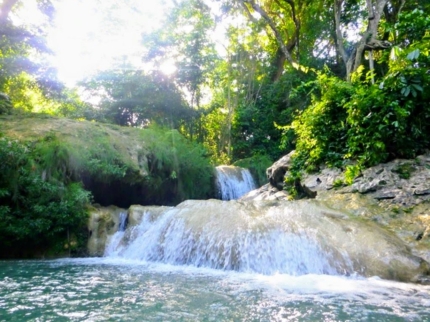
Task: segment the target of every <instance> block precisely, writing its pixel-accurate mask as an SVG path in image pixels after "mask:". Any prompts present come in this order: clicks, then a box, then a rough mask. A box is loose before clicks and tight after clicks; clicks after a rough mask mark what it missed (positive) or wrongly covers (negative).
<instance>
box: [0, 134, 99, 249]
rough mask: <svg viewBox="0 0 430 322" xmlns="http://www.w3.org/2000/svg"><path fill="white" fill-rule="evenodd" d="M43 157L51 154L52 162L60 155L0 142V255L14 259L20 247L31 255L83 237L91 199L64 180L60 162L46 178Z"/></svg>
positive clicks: (14, 143)
mask: <svg viewBox="0 0 430 322" xmlns="http://www.w3.org/2000/svg"><path fill="white" fill-rule="evenodd" d="M54 150H55V148H54ZM40 151H44V152H46V153H47V154H49V155H50V156H48V158H50V157H51V156H52V155H55V154H56V155H59V154H58V151H51V150H50V149H47V147H46V146H45V147H43V148H40V147H39V146H38V145H37V144H36V145H34V144H30V143H23V142H19V141H17V140H12V139H10V138H8V137H5V136H3V137H1V138H0V203H1V205H2V206H0V221H1V223H2V225H0V245H1V247H0V250H1V252H2V253H3V252H6V250H9V252H8V253H9V254H14V251H18V250H19V249H20V248H21V247H24V248H25V249H27V250H28V249H30V250H33V251H35V250H46V249H52V248H53V247H57V248H62V245H64V244H66V243H67V240H68V238H67V237H68V236H70V235H75V236H78V235H80V230H81V229H82V227H84V225H85V222H86V219H87V213H86V206H87V205H88V203H89V202H90V200H91V196H90V193H89V192H87V191H85V190H84V189H83V188H82V186H81V184H79V183H76V182H73V181H71V180H66V179H65V178H64V173H61V171H58V170H59V167H58V163H57V162H54V166H53V167H52V166H51V170H52V171H51V172H50V176H49V177H48V176H47V175H46V174H45V172H44V171H45V169H46V168H45V167H46V166H47V163H45V162H44V161H43V162H41V160H40V159H39V158H40ZM45 161H46V160H45ZM54 170H55V171H54ZM81 242H82V240H81Z"/></svg>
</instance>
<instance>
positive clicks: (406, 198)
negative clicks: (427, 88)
mask: <svg viewBox="0 0 430 322" xmlns="http://www.w3.org/2000/svg"><path fill="white" fill-rule="evenodd" d="M293 153H294V152H291V153H290V154H288V155H286V156H284V157H283V158H281V159H280V160H278V161H277V162H275V163H274V164H273V165H272V166H271V167H270V168H268V169H267V172H266V173H267V177H268V179H269V183H268V184H266V185H265V186H263V187H261V188H260V189H257V190H254V191H252V192H250V193H249V194H247V195H246V196H244V197H243V199H245V200H250V199H255V200H282V199H290V198H291V196H290V195H289V194H288V192H287V191H286V190H284V179H285V177H286V176H288V171H289V169H290V166H291V156H292V155H293ZM344 182H345V172H344V171H342V170H341V169H336V168H326V169H322V170H321V171H320V172H319V173H313V174H303V175H302V178H301V180H300V181H298V182H296V188H297V189H299V190H300V191H301V192H302V195H306V196H307V197H309V198H316V199H319V200H321V201H323V202H324V203H325V204H326V205H327V206H328V207H331V208H333V209H336V210H341V211H346V212H349V213H351V214H354V215H356V216H360V217H363V218H367V219H369V220H371V221H374V222H376V223H378V224H380V225H382V226H384V227H386V228H387V229H388V230H390V231H392V232H394V233H395V234H396V235H397V236H398V237H400V238H401V239H402V240H403V241H404V242H405V243H406V244H407V245H408V246H409V247H410V248H411V249H412V251H413V253H414V254H416V255H417V256H420V257H422V258H424V259H425V260H426V261H427V262H430V202H429V200H430V153H429V154H425V155H422V156H419V157H417V158H416V159H413V160H401V159H397V160H393V161H391V162H388V163H385V164H379V165H377V166H374V167H371V168H368V169H366V170H364V171H362V172H361V173H360V174H359V176H358V177H356V178H355V179H354V181H353V183H352V184H351V185H346V184H345V183H344Z"/></svg>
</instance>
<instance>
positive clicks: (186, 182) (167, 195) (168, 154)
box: [142, 126, 213, 203]
mask: <svg viewBox="0 0 430 322" xmlns="http://www.w3.org/2000/svg"><path fill="white" fill-rule="evenodd" d="M142 135H143V137H144V138H145V140H146V141H147V142H148V149H149V151H150V157H149V160H148V165H149V169H148V171H149V175H150V176H149V182H148V183H149V187H151V192H153V193H154V198H156V199H157V200H159V201H158V202H160V201H161V202H162V200H164V203H166V202H167V203H177V202H180V201H183V200H185V199H204V198H208V197H209V196H210V195H211V193H212V190H211V189H212V185H213V184H212V179H213V178H212V177H213V167H212V166H211V165H210V162H209V159H208V158H207V156H206V150H205V149H204V148H203V147H202V145H200V144H197V143H193V142H190V141H188V140H186V139H185V138H184V137H183V136H182V135H181V134H179V132H178V131H177V130H166V129H162V128H158V127H155V126H153V127H151V128H150V129H147V130H145V131H143V132H142ZM148 192H149V191H148Z"/></svg>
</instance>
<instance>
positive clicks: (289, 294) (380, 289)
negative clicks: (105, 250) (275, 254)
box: [0, 258, 430, 321]
mask: <svg viewBox="0 0 430 322" xmlns="http://www.w3.org/2000/svg"><path fill="white" fill-rule="evenodd" d="M0 321H430V287H429V286H419V285H414V284H406V283H397V282H392V281H385V280H381V279H378V278H369V279H364V278H359V277H342V276H328V275H302V276H290V275H283V274H281V275H276V274H275V275H271V276H267V275H259V274H248V273H238V272H231V271H221V270H214V269H202V268H196V267H189V266H171V265H164V264H154V263H145V262H138V261H126V260H119V259H109V258H87V259H61V260H43V261H0Z"/></svg>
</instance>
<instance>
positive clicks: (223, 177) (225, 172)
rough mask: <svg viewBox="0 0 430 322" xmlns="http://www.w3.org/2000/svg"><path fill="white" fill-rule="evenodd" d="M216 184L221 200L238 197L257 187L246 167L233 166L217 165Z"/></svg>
mask: <svg viewBox="0 0 430 322" xmlns="http://www.w3.org/2000/svg"><path fill="white" fill-rule="evenodd" d="M215 169H216V184H217V187H218V190H219V195H220V197H221V199H222V200H234V199H239V198H240V197H242V196H243V195H245V194H246V193H248V192H250V191H251V190H254V189H256V188H257V186H256V184H255V182H254V179H253V178H252V175H251V173H250V172H249V170H248V169H244V168H240V167H233V166H218V167H216V168H215Z"/></svg>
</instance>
